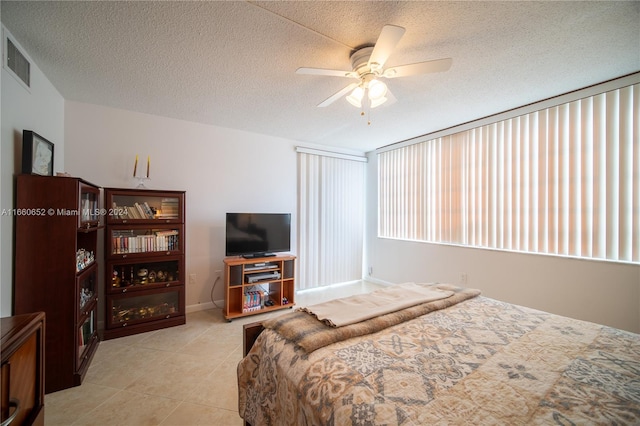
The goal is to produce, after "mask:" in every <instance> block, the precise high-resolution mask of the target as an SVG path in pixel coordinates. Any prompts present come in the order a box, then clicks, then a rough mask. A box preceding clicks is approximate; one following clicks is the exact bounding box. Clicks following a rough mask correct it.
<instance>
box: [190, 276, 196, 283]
mask: <svg viewBox="0 0 640 426" xmlns="http://www.w3.org/2000/svg"><path fill="white" fill-rule="evenodd" d="M195 283H196V274H189V284H195Z"/></svg>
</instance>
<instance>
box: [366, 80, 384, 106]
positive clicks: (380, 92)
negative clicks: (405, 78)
mask: <svg viewBox="0 0 640 426" xmlns="http://www.w3.org/2000/svg"><path fill="white" fill-rule="evenodd" d="M386 94H387V85H386V84H384V83H383V82H382V81H380V80H376V79H373V80H371V81H370V82H369V99H371V101H372V102H373V101H375V100H377V99H380V98H384V95H386Z"/></svg>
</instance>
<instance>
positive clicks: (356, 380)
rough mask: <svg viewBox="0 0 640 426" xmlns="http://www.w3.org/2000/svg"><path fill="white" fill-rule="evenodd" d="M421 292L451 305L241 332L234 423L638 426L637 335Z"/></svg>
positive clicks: (275, 323)
mask: <svg viewBox="0 0 640 426" xmlns="http://www.w3.org/2000/svg"><path fill="white" fill-rule="evenodd" d="M425 286H428V287H430V288H434V289H440V290H446V291H450V292H451V293H452V295H451V296H449V297H446V298H444V299H439V300H435V301H429V302H424V303H420V304H418V305H415V306H411V307H407V308H402V309H400V310H397V311H394V312H390V313H386V314H382V315H377V316H376V317H373V318H371V319H366V320H364V321H362V322H358V323H355V324H349V325H345V326H341V327H334V326H331V325H327V323H326V320H325V321H320V320H319V319H317V318H316V317H314V316H313V315H311V314H309V313H307V312H304V311H300V310H296V311H294V312H291V313H288V314H285V315H282V316H279V317H277V318H273V319H269V320H267V321H264V322H262V323H261V324H254V326H250V327H247V331H246V336H245V337H246V338H247V339H248V341H249V343H248V344H247V351H248V353H247V354H246V356H245V357H244V358H243V359H242V360H241V362H240V363H239V364H238V391H239V406H238V408H239V414H240V416H241V417H242V418H243V419H244V420H245V422H246V423H248V424H251V425H254V426H259V425H268V424H269V425H284V424H291V425H352V424H353V425H425V424H434V425H438V424H476V425H480V424H482V425H486V424H510V425H516V424H563V425H565V424H566V425H569V424H629V425H631V424H640V336H639V335H637V334H634V333H630V332H626V331H622V330H618V329H614V328H610V327H606V326H602V325H598V324H593V323H589V322H584V321H579V320H575V319H570V318H565V317H562V316H558V315H553V314H549V313H546V312H542V311H538V310H534V309H529V308H526V307H522V306H517V305H513V304H509V303H505V302H501V301H498V300H495V299H491V298H488V297H485V296H482V295H480V294H479V292H477V291H475V290H472V289H464V288H460V287H456V286H451V285H444V284H430V285H425ZM256 336H257V337H256ZM254 339H255V343H254V344H253V345H251V341H253V340H254ZM249 348H250V350H249Z"/></svg>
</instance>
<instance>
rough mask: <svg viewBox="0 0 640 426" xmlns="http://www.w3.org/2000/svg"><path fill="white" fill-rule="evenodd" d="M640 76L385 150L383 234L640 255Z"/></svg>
mask: <svg viewBox="0 0 640 426" xmlns="http://www.w3.org/2000/svg"><path fill="white" fill-rule="evenodd" d="M639 141H640V84H635V85H631V86H628V87H624V88H621V89H616V90H612V91H609V92H606V93H602V94H599V95H595V96H590V97H587V98H584V99H580V100H577V101H574V102H570V103H565V104H562V105H559V106H555V107H552V108H547V109H544V110H540V111H537V112H532V113H529V114H526V115H521V116H518V117H514V118H511V119H507V120H503V121H499V122H496V123H493V124H489V125H484V126H481V127H477V128H474V129H471V130H467V131H463V132H460V133H456V134H453V135H449V136H445V137H440V138H436V139H432V140H428V141H425V142H420V143H417V144H414V145H409V146H405V147H402V148H399V149H395V150H390V151H386V152H381V153H379V154H378V170H379V172H378V179H379V181H378V191H379V193H378V203H379V206H378V207H379V208H378V220H379V222H378V235H379V236H381V237H387V238H398V239H410V240H419V241H428V242H442V243H453V244H461V245H467V246H474V247H485V248H493V249H505V250H514V251H522V252H531V253H547V254H554V255H562V256H576V257H582V258H591V259H607V260H613V261H622V262H633V263H640V142H639Z"/></svg>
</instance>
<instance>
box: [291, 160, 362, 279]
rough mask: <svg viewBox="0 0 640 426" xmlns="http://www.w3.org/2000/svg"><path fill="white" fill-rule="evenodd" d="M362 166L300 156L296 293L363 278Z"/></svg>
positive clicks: (357, 163) (356, 163)
mask: <svg viewBox="0 0 640 426" xmlns="http://www.w3.org/2000/svg"><path fill="white" fill-rule="evenodd" d="M364 178H365V166H364V163H363V162H359V161H353V160H347V159H341V158H334V157H329V156H323V155H315V154H307V153H301V152H299V153H298V190H299V191H298V192H299V194H298V220H299V230H298V236H299V242H298V288H299V289H308V288H315V287H319V286H324V285H330V284H335V283H340V282H346V281H353V280H357V279H360V278H362V258H363V247H362V241H363V235H364V188H365V184H364Z"/></svg>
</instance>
